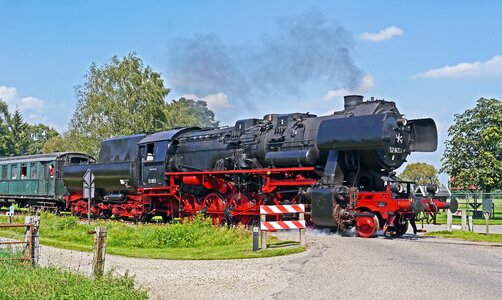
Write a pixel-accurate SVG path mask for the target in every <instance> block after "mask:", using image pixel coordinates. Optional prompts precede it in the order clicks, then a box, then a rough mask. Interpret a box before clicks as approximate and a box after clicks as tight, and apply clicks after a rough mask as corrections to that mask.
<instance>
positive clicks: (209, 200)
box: [202, 193, 226, 225]
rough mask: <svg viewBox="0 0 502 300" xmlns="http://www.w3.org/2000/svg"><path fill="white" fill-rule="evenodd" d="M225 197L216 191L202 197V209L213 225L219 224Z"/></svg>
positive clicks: (221, 218)
mask: <svg viewBox="0 0 502 300" xmlns="http://www.w3.org/2000/svg"><path fill="white" fill-rule="evenodd" d="M225 206H226V205H225V199H223V197H222V196H221V195H219V194H217V193H211V194H209V195H207V196H206V197H204V201H202V207H203V209H202V210H203V211H204V210H205V211H206V213H207V214H208V215H209V216H210V217H211V220H212V221H213V224H214V225H220V224H221V222H222V221H223V211H224V210H225Z"/></svg>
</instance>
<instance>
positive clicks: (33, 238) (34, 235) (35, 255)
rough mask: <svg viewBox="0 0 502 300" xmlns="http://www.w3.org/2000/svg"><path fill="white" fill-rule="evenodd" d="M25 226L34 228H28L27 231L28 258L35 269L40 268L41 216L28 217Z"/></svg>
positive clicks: (25, 219)
mask: <svg viewBox="0 0 502 300" xmlns="http://www.w3.org/2000/svg"><path fill="white" fill-rule="evenodd" d="M24 223H25V224H31V225H32V227H29V226H27V227H26V231H25V241H26V243H27V245H28V256H29V258H30V261H31V265H32V266H33V267H38V260H39V258H40V241H39V235H38V229H39V227H40V217H39V216H27V217H25V218H24Z"/></svg>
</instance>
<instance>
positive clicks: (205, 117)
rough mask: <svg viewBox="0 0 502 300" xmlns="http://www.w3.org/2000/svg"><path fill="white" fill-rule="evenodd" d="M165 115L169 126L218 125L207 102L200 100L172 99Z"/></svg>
mask: <svg viewBox="0 0 502 300" xmlns="http://www.w3.org/2000/svg"><path fill="white" fill-rule="evenodd" d="M166 115H167V120H168V123H169V124H170V125H171V127H182V126H198V127H218V124H219V122H218V121H215V120H214V112H213V111H212V110H210V109H209V108H207V103H206V102H205V101H202V100H193V99H186V98H183V97H181V98H179V99H178V100H173V101H172V102H171V103H169V106H168V107H167V110H166Z"/></svg>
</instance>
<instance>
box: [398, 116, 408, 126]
mask: <svg viewBox="0 0 502 300" xmlns="http://www.w3.org/2000/svg"><path fill="white" fill-rule="evenodd" d="M397 124H399V125H401V126H406V124H408V120H406V119H405V118H401V119H397Z"/></svg>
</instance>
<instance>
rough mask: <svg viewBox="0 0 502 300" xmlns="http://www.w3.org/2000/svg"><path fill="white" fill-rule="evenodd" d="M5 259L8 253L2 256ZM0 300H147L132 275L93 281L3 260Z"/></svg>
mask: <svg viewBox="0 0 502 300" xmlns="http://www.w3.org/2000/svg"><path fill="white" fill-rule="evenodd" d="M0 256H3V257H6V256H8V254H6V253H1V252H0ZM0 278H2V284H1V285H0V299H148V296H147V293H146V291H145V290H142V289H135V288H134V281H133V278H132V277H129V276H127V275H126V276H120V277H118V276H112V275H110V274H107V275H105V276H103V277H101V278H98V279H91V278H88V277H85V276H83V275H81V274H77V273H72V272H69V271H61V270H57V269H55V268H32V267H31V266H30V265H28V264H26V263H21V262H18V261H0Z"/></svg>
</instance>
